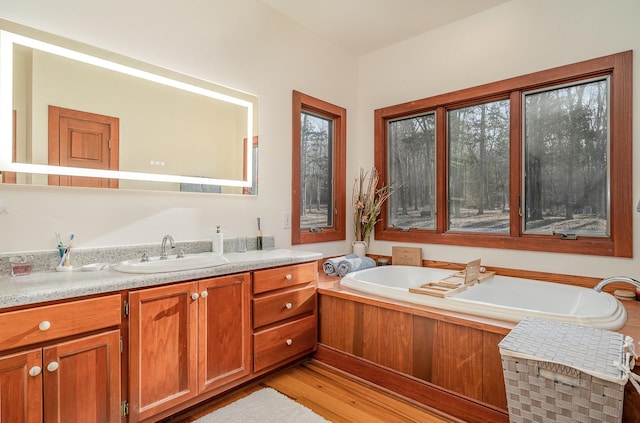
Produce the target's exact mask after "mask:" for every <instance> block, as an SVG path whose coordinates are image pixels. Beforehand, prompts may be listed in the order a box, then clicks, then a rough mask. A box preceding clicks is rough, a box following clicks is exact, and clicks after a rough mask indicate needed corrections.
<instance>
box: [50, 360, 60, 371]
mask: <svg viewBox="0 0 640 423" xmlns="http://www.w3.org/2000/svg"><path fill="white" fill-rule="evenodd" d="M58 367H60V365H59V364H58V362H57V361H52V362H51V363H49V364H47V370H49V371H50V372H55V371H56V370H58Z"/></svg>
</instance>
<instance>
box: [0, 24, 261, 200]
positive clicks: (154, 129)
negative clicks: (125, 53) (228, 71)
mask: <svg viewBox="0 0 640 423" xmlns="http://www.w3.org/2000/svg"><path fill="white" fill-rule="evenodd" d="M257 104H258V99H257V97H256V96H253V95H251V94H247V93H244V92H240V91H237V90H233V89H230V88H227V87H223V86H220V85H217V84H213V83H210V82H207V81H203V80H199V79H196V78H192V77H189V76H186V75H182V74H178V73H176V72H173V71H169V70H166V69H163V68H159V67H157V66H153V65H150V64H147V63H142V62H139V61H137V60H135V59H131V58H126V57H122V56H119V55H116V54H113V53H110V52H106V51H103V50H100V49H97V48H94V47H91V46H87V45H84V44H82V43H79V42H76V41H71V40H68V39H63V38H60V37H57V36H54V35H51V34H47V33H43V32H41V31H38V30H35V29H32V28H27V27H24V26H21V25H17V24H14V23H12V22H8V21H4V20H0V172H1V175H0V177H1V181H2V182H3V183H17V184H38V185H67V186H84V187H105V188H120V189H158V190H164V191H188V192H194V191H195V192H213V193H230V194H256V193H257V151H258V141H257V139H258V137H257V133H256V130H257V129H256V128H257Z"/></svg>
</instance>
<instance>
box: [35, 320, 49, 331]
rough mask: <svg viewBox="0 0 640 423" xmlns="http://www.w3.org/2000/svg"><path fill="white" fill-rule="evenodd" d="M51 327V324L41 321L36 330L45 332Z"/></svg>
mask: <svg viewBox="0 0 640 423" xmlns="http://www.w3.org/2000/svg"><path fill="white" fill-rule="evenodd" d="M50 327H51V323H50V322H49V321H48V320H43V321H42V322H40V324H39V325H38V329H40V330H41V331H43V332H44V331H45V330H47V329H49V328H50Z"/></svg>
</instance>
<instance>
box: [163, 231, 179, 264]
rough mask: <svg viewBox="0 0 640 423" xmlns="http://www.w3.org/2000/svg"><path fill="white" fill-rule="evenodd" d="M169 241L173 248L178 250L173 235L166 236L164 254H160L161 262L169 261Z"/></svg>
mask: <svg viewBox="0 0 640 423" xmlns="http://www.w3.org/2000/svg"><path fill="white" fill-rule="evenodd" d="M167 241H169V242H170V243H171V248H176V242H175V241H174V240H173V237H172V236H171V235H165V236H164V238H162V254H160V260H166V259H167Z"/></svg>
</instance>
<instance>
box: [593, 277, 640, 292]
mask: <svg viewBox="0 0 640 423" xmlns="http://www.w3.org/2000/svg"><path fill="white" fill-rule="evenodd" d="M614 282H627V283H630V284H631V285H635V287H636V288H640V282H639V281H637V280H635V279H633V278H629V277H627V276H613V277H611V278H606V279H603V280H601V281H600V282H598V284H597V285H596V286H595V287H594V288H593V289H595V290H596V292H602V288H604V287H605V286H607V285H609V284H610V283H614Z"/></svg>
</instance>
